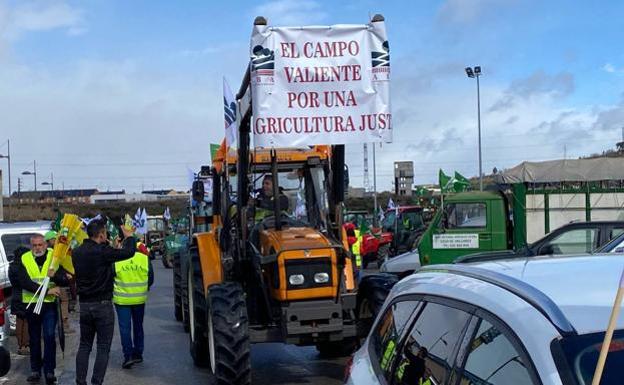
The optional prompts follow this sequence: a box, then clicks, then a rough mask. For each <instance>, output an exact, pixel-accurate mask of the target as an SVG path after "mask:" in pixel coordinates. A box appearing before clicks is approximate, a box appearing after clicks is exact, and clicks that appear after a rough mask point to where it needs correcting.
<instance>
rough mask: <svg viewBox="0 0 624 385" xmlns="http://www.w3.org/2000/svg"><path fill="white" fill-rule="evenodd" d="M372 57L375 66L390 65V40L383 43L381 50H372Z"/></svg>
mask: <svg viewBox="0 0 624 385" xmlns="http://www.w3.org/2000/svg"><path fill="white" fill-rule="evenodd" d="M371 59H372V61H373V68H375V67H390V44H388V40H386V41H384V42H383V43H382V44H381V51H372V52H371Z"/></svg>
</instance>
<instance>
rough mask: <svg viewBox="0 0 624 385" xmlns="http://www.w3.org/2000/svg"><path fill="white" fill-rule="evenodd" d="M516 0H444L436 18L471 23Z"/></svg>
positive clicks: (450, 22)
mask: <svg viewBox="0 0 624 385" xmlns="http://www.w3.org/2000/svg"><path fill="white" fill-rule="evenodd" d="M515 3H517V1H516V0H446V1H445V2H444V3H443V4H442V5H441V6H440V8H439V10H438V19H439V20H440V21H442V22H444V23H449V24H471V23H474V22H478V21H480V20H481V19H482V18H483V17H484V16H485V15H487V14H490V13H492V12H494V10H495V9H497V8H500V7H502V6H510V5H514V4H515Z"/></svg>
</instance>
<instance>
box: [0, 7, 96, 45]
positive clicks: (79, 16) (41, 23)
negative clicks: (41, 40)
mask: <svg viewBox="0 0 624 385" xmlns="http://www.w3.org/2000/svg"><path fill="white" fill-rule="evenodd" d="M55 29H62V30H65V31H66V32H67V34H68V35H79V34H82V33H84V32H86V24H85V19H84V12H83V11H82V10H80V9H78V8H75V7H72V6H71V5H69V4H67V3H66V2H63V1H24V2H18V3H17V5H15V6H14V7H8V6H3V5H1V4H0V34H1V36H2V37H4V38H5V39H8V40H15V39H17V38H19V37H20V36H21V35H22V34H24V33H28V32H39V31H49V30H55Z"/></svg>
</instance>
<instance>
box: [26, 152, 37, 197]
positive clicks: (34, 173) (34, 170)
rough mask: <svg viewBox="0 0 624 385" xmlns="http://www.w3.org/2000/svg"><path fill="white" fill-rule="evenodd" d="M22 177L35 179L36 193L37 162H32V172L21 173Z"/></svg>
mask: <svg viewBox="0 0 624 385" xmlns="http://www.w3.org/2000/svg"><path fill="white" fill-rule="evenodd" d="M22 175H32V176H34V177H35V191H37V161H35V160H33V171H23V172H22Z"/></svg>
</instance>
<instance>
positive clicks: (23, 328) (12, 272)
mask: <svg viewBox="0 0 624 385" xmlns="http://www.w3.org/2000/svg"><path fill="white" fill-rule="evenodd" d="M29 251H30V250H28V248H26V247H23V246H20V247H18V248H17V249H15V251H14V252H13V260H12V261H11V264H10V265H9V281H10V282H11V288H12V291H13V294H12V295H11V314H13V315H15V318H16V321H15V337H17V354H19V355H22V356H29V355H30V351H29V349H28V345H29V343H28V321H27V320H26V304H25V303H24V302H23V301H22V288H21V287H20V285H19V282H18V275H19V270H20V268H21V266H22V255H23V254H25V253H27V252H29Z"/></svg>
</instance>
